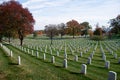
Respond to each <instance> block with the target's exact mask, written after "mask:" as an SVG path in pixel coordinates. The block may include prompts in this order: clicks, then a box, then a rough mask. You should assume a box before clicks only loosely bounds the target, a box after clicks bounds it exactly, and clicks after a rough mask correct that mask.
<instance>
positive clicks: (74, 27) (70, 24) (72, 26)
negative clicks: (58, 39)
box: [67, 20, 80, 38]
mask: <svg viewBox="0 0 120 80" xmlns="http://www.w3.org/2000/svg"><path fill="white" fill-rule="evenodd" d="M79 26H80V25H79V23H78V22H77V21H76V20H71V21H68V22H67V27H68V28H70V29H71V31H72V35H73V38H74V36H75V32H76V30H77V28H78V27H79Z"/></svg>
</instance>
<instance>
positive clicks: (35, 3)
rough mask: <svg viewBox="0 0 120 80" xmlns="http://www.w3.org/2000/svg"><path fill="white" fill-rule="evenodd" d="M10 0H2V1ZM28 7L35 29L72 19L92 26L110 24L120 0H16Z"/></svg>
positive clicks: (116, 12) (0, 1)
mask: <svg viewBox="0 0 120 80" xmlns="http://www.w3.org/2000/svg"><path fill="white" fill-rule="evenodd" d="M4 1H9V0H0V3H2V2H4ZM16 1H18V2H20V4H22V5H23V7H25V8H28V9H29V11H30V12H31V13H32V15H33V17H34V19H35V21H36V22H35V25H34V30H44V26H45V25H48V24H59V23H66V22H68V21H70V20H72V19H74V20H77V21H78V22H79V23H82V22H85V21H87V22H89V24H90V25H91V26H92V28H93V29H94V28H95V25H96V24H97V23H99V26H100V27H102V26H107V27H108V26H109V24H108V22H109V20H110V19H112V18H115V17H117V15H119V14H120V9H119V7H120V5H119V4H120V1H119V0H52V1H51V0H16Z"/></svg>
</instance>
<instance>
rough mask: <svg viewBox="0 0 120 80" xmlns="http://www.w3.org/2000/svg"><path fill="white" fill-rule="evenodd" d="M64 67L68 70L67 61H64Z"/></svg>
mask: <svg viewBox="0 0 120 80" xmlns="http://www.w3.org/2000/svg"><path fill="white" fill-rule="evenodd" d="M63 67H64V68H67V59H64V61H63Z"/></svg>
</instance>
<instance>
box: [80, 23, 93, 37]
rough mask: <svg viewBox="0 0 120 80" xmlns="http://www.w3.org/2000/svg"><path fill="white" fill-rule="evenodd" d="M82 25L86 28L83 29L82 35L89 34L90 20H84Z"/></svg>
mask: <svg viewBox="0 0 120 80" xmlns="http://www.w3.org/2000/svg"><path fill="white" fill-rule="evenodd" d="M80 25H81V26H83V27H84V28H83V29H82V35H85V37H86V35H88V30H89V29H91V26H90V25H89V22H83V23H81V24H80Z"/></svg>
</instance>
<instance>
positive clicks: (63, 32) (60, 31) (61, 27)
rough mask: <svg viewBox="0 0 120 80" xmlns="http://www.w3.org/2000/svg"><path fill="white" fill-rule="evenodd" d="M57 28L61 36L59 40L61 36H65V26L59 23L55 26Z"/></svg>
mask: <svg viewBox="0 0 120 80" xmlns="http://www.w3.org/2000/svg"><path fill="white" fill-rule="evenodd" d="M57 27H58V33H59V34H60V35H61V39H62V36H63V35H65V28H66V26H65V24H64V23H60V24H58V25H57Z"/></svg>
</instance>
